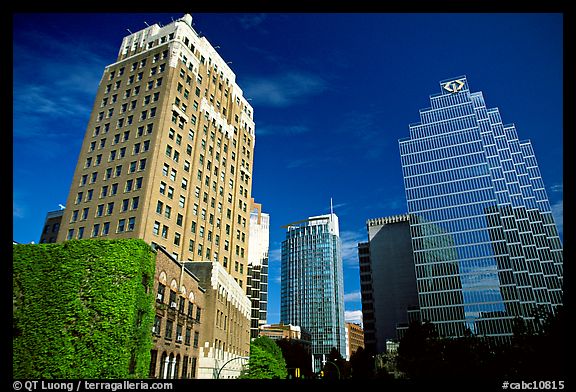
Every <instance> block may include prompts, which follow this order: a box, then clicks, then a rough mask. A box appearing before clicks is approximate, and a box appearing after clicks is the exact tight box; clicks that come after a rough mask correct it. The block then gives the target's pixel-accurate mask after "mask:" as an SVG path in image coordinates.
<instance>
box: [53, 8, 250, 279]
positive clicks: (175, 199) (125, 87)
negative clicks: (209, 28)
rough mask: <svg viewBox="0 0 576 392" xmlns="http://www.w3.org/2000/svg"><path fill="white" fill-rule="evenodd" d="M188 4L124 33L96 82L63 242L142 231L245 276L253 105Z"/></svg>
mask: <svg viewBox="0 0 576 392" xmlns="http://www.w3.org/2000/svg"><path fill="white" fill-rule="evenodd" d="M235 79H236V77H235V74H234V72H232V70H231V69H230V67H229V66H228V64H227V63H226V61H224V60H223V59H222V58H221V57H220V55H219V54H218V53H217V52H216V50H215V49H214V47H213V46H212V45H211V44H210V43H209V42H208V40H207V39H206V38H205V37H201V36H200V35H198V33H196V31H195V30H194V28H193V27H192V17H191V16H190V15H189V14H186V15H184V16H183V17H182V18H180V19H178V20H176V21H174V22H172V23H170V24H168V25H166V26H160V25H159V24H154V25H152V26H149V27H147V28H145V29H143V30H140V31H137V32H135V33H133V34H130V35H128V36H126V37H124V39H123V41H122V44H121V46H120V50H119V53H118V58H117V59H116V61H115V62H114V63H112V64H110V65H108V66H107V67H106V68H105V69H104V73H103V75H102V79H101V81H100V84H99V86H98V90H97V92H96V98H95V103H94V107H93V109H92V114H91V115H90V119H89V122H88V126H87V129H86V134H85V136H84V142H83V144H82V148H81V151H80V154H79V158H78V164H77V167H76V171H75V173H74V177H73V179H72V184H71V186H70V193H69V196H68V201H67V204H66V210H65V212H64V216H63V219H62V227H61V230H60V234H59V236H58V241H64V240H67V239H73V238H126V237H137V238H142V239H144V240H145V241H146V242H148V243H155V244H157V245H159V246H162V247H163V248H165V249H166V250H167V251H168V252H170V253H171V254H172V255H174V257H175V258H176V259H179V260H190V261H196V260H209V261H217V262H219V263H221V264H222V266H223V267H224V268H225V269H226V271H227V272H228V273H230V274H231V275H232V276H233V277H234V279H235V280H236V281H237V282H238V284H239V285H240V286H242V287H245V285H246V277H247V271H248V268H247V262H248V237H249V222H250V209H249V205H250V199H251V189H252V162H253V156H254V142H255V134H254V120H253V114H254V113H253V109H252V107H251V106H250V104H249V103H248V101H247V100H246V99H245V98H244V97H243V93H242V90H241V89H240V87H239V86H238V85H237V84H236V81H235Z"/></svg>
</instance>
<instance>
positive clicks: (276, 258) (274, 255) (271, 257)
mask: <svg viewBox="0 0 576 392" xmlns="http://www.w3.org/2000/svg"><path fill="white" fill-rule="evenodd" d="M281 261H282V249H281V248H276V249H272V250H270V251H268V264H272V263H280V262H281Z"/></svg>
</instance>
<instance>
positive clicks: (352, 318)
mask: <svg viewBox="0 0 576 392" xmlns="http://www.w3.org/2000/svg"><path fill="white" fill-rule="evenodd" d="M344 320H346V322H348V323H355V324H360V325H363V324H362V311H361V310H346V311H344Z"/></svg>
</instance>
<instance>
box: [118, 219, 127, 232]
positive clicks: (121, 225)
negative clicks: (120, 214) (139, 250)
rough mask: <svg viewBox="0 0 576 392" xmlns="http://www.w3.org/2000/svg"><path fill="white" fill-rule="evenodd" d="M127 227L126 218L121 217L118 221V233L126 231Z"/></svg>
mask: <svg viewBox="0 0 576 392" xmlns="http://www.w3.org/2000/svg"><path fill="white" fill-rule="evenodd" d="M125 228H126V219H120V220H119V221H118V233H122V232H124V229H125Z"/></svg>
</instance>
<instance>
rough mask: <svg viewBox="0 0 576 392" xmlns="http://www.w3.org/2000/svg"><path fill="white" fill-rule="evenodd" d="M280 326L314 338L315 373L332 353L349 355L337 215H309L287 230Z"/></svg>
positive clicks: (284, 248)
mask: <svg viewBox="0 0 576 392" xmlns="http://www.w3.org/2000/svg"><path fill="white" fill-rule="evenodd" d="M285 228H286V239H285V240H284V241H282V275H281V279H282V283H281V307H280V322H281V323H283V324H292V325H298V326H300V327H301V328H302V329H304V330H306V331H307V332H309V333H310V335H311V341H312V350H311V351H312V360H313V368H314V371H315V372H317V371H319V370H320V369H321V368H322V361H323V360H325V359H326V357H327V355H328V354H329V353H330V350H331V349H332V348H333V347H334V348H336V349H337V350H338V351H339V352H340V354H341V355H342V356H345V355H346V329H345V322H344V277H343V271H342V256H341V253H340V232H339V227H338V217H337V216H336V215H335V214H333V213H331V214H328V215H322V216H316V217H310V218H308V219H306V220H303V221H299V222H295V223H291V224H288V225H286V226H285Z"/></svg>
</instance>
